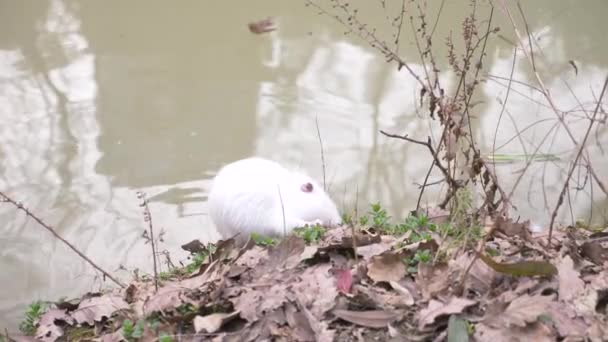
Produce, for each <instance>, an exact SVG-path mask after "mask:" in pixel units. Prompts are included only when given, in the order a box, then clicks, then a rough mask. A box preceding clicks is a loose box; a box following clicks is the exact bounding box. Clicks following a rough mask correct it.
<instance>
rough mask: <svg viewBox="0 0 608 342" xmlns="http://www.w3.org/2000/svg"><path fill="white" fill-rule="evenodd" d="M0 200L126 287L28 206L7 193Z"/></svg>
mask: <svg viewBox="0 0 608 342" xmlns="http://www.w3.org/2000/svg"><path fill="white" fill-rule="evenodd" d="M0 202H8V203H11V204H12V205H14V206H15V207H16V208H17V209H19V210H21V211H23V212H24V213H25V215H27V216H28V217H30V218H32V219H33V220H34V221H36V223H38V224H39V225H40V226H42V227H43V228H45V229H46V230H48V231H49V232H51V234H53V236H54V237H56V238H57V239H59V241H61V242H63V243H64V244H65V245H66V246H68V247H69V248H70V249H71V250H73V251H74V252H75V253H76V254H78V256H80V257H81V258H83V259H84V260H85V261H86V262H88V263H89V264H90V265H91V266H93V268H95V269H96V270H98V271H99V272H101V273H103V275H104V276H106V277H108V279H110V280H112V281H113V282H114V283H116V284H117V285H118V286H120V287H126V286H125V285H124V284H123V283H121V282H120V281H118V280H117V279H116V278H114V277H113V276H112V275H111V274H110V273H108V272H107V271H105V270H104V269H102V268H101V267H99V266H97V264H96V263H94V262H93V260H91V259H89V258H88V257H87V256H86V255H84V253H82V252H81V251H80V250H78V248H76V247H74V245H72V244H71V243H70V242H68V241H67V240H66V239H64V238H63V237H61V235H59V234H58V233H57V232H56V231H55V230H54V229H53V227H51V226H50V225H48V224H47V223H45V222H44V221H42V219H40V218H39V217H38V216H36V215H35V214H34V213H32V212H31V211H30V210H29V209H28V208H26V207H25V206H23V204H22V203H21V202H17V201H15V200H14V199H12V198H11V197H9V196H8V195H6V194H5V193H3V192H0Z"/></svg>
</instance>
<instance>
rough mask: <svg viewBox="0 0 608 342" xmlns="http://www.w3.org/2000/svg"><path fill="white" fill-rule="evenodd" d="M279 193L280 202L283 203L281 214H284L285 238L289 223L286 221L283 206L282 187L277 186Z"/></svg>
mask: <svg viewBox="0 0 608 342" xmlns="http://www.w3.org/2000/svg"><path fill="white" fill-rule="evenodd" d="M277 191H278V192H279V200H280V201H281V212H282V213H283V236H287V222H286V220H285V205H284V204H283V196H282V195H281V187H280V186H279V184H277Z"/></svg>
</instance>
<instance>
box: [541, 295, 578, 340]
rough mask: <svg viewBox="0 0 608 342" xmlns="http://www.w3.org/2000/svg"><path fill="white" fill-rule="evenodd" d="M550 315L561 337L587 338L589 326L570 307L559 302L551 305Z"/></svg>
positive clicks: (549, 308)
mask: <svg viewBox="0 0 608 342" xmlns="http://www.w3.org/2000/svg"><path fill="white" fill-rule="evenodd" d="M547 308H548V313H549V316H550V317H551V321H552V322H553V324H554V325H555V328H556V329H557V332H558V333H559V335H560V336H561V337H567V336H571V337H576V336H585V331H586V330H587V324H585V321H584V320H583V319H582V318H581V317H577V314H576V312H575V311H574V309H573V308H572V307H570V306H569V305H565V304H563V303H559V302H551V303H549V306H548V307H547Z"/></svg>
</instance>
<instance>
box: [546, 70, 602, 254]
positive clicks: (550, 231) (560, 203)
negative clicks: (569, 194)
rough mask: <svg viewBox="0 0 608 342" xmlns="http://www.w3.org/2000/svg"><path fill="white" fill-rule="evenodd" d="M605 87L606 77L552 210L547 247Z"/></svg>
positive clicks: (600, 104)
mask: <svg viewBox="0 0 608 342" xmlns="http://www.w3.org/2000/svg"><path fill="white" fill-rule="evenodd" d="M606 86H608V77H606V80H605V81H604V86H603V87H602V92H601V93H600V97H599V99H598V100H597V105H596V106H595V110H594V111H593V116H592V117H591V120H590V121H589V126H588V127H587V131H586V132H585V137H584V138H583V141H582V142H581V146H580V148H579V149H578V153H577V154H576V158H574V162H573V163H572V167H571V168H570V171H569V172H568V176H567V177H566V181H565V182H564V186H563V188H562V192H561V193H560V194H559V198H558V199H557V204H556V205H555V209H554V210H553V214H552V215H551V223H550V224H549V245H551V237H552V235H553V223H555V217H557V211H558V210H559V207H560V206H561V205H562V203H563V201H564V195H565V194H566V190H567V189H568V183H569V182H570V178H572V174H573V173H574V169H576V167H577V165H578V160H579V159H580V157H581V155H582V154H583V150H584V149H585V144H586V143H587V139H588V138H589V133H590V132H591V128H592V127H593V123H594V122H595V116H596V115H597V112H598V111H599V109H600V107H601V106H602V99H603V98H604V93H605V92H606Z"/></svg>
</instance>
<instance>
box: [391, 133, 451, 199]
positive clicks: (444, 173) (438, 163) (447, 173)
mask: <svg viewBox="0 0 608 342" xmlns="http://www.w3.org/2000/svg"><path fill="white" fill-rule="evenodd" d="M380 133H382V134H384V135H385V136H387V137H389V138H397V139H402V140H406V141H409V142H411V143H414V144H418V145H422V146H426V148H428V149H429V151H430V152H431V155H432V156H433V159H434V160H435V165H437V167H438V168H439V170H441V172H442V173H443V175H444V176H445V178H446V180H447V181H448V183H449V184H450V186H452V187H454V188H458V187H460V185H459V184H458V182H457V181H456V180H454V178H452V176H451V175H450V172H449V171H448V170H447V169H446V168H445V166H443V165H442V164H441V162H440V160H439V156H438V155H437V152H435V149H434V148H433V145H431V139H430V138H429V139H428V141H426V142H424V141H420V140H416V139H412V138H410V137H408V136H407V134H406V135H398V134H391V133H386V132H385V131H383V130H380Z"/></svg>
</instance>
